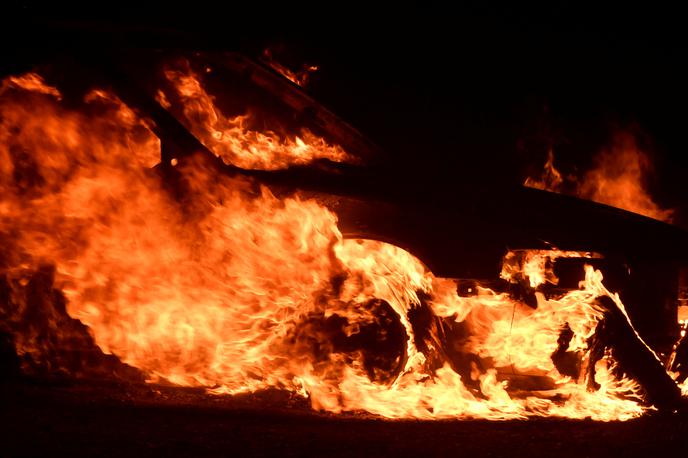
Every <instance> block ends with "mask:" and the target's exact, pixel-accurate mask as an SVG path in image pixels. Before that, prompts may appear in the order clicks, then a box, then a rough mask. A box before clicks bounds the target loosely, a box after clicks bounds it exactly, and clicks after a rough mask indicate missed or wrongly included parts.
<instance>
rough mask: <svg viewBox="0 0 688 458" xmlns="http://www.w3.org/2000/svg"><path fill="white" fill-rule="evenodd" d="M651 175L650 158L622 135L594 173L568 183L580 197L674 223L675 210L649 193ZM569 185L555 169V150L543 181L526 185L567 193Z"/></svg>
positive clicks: (601, 155)
mask: <svg viewBox="0 0 688 458" xmlns="http://www.w3.org/2000/svg"><path fill="white" fill-rule="evenodd" d="M651 172H652V162H651V160H650V157H649V156H648V154H647V153H646V152H645V151H643V150H642V149H640V148H639V147H638V145H637V143H636V141H635V138H634V137H633V135H631V134H629V133H620V134H617V135H616V137H615V138H614V142H613V143H612V145H611V146H610V147H608V148H606V149H604V150H602V151H601V152H600V153H599V154H598V155H597V156H596V157H595V162H594V166H593V168H592V169H590V170H588V171H587V172H585V173H584V174H583V176H582V177H581V178H580V179H577V178H576V177H570V178H568V180H569V181H571V184H572V185H573V193H574V194H575V195H576V196H578V197H581V198H583V199H588V200H593V201H595V202H599V203H602V204H607V205H611V206H613V207H617V208H622V209H624V210H628V211H631V212H634V213H638V214H641V215H644V216H648V217H650V218H654V219H658V220H661V221H666V222H669V223H670V222H672V220H673V216H674V210H671V209H663V208H661V207H660V206H659V205H658V204H657V203H656V202H655V201H654V200H653V199H652V196H651V195H650V193H649V191H648V190H647V187H646V182H647V179H648V176H649V175H650V174H651ZM566 184H567V182H566V179H565V178H563V177H562V174H561V173H560V172H559V171H558V170H557V169H556V168H555V167H554V155H553V153H552V151H551V150H550V151H549V153H548V158H547V162H546V163H545V167H544V171H543V174H542V177H540V178H539V179H537V178H531V177H528V178H527V179H526V181H525V183H524V185H525V186H528V187H531V188H536V189H544V190H546V191H551V192H563V189H564V188H565V185H566Z"/></svg>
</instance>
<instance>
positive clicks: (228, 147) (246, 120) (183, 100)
mask: <svg viewBox="0 0 688 458" xmlns="http://www.w3.org/2000/svg"><path fill="white" fill-rule="evenodd" d="M164 75H165V78H166V79H167V80H168V81H169V83H170V84H171V86H172V90H171V91H170V93H166V92H165V91H163V90H159V91H158V93H157V99H158V102H159V103H160V104H161V105H162V106H163V107H166V108H174V106H175V105H174V104H173V103H171V100H177V101H178V103H179V106H180V107H181V110H180V111H181V113H180V114H179V116H180V121H181V122H182V123H183V124H184V125H185V126H186V127H187V128H189V130H191V132H192V133H193V134H194V135H195V136H196V137H197V138H198V139H199V140H200V141H201V142H202V143H203V144H204V145H205V146H206V147H207V148H208V149H210V150H211V151H212V152H213V153H214V154H215V155H217V156H218V157H219V158H221V159H222V160H223V161H224V162H225V163H226V164H232V165H235V166H237V167H241V168H244V169H261V170H277V169H283V168H287V167H289V166H292V165H304V164H308V163H311V162H313V161H314V160H316V159H328V160H330V161H333V162H351V161H353V160H354V158H353V157H352V156H350V155H348V154H347V153H346V152H345V151H344V150H343V149H342V148H341V147H339V146H337V145H330V144H328V143H327V142H326V141H325V140H324V139H323V138H322V137H318V136H316V135H315V134H313V133H312V132H311V131H310V130H308V129H306V128H303V129H302V130H301V132H300V134H299V135H296V136H293V138H282V137H280V136H279V135H278V134H277V133H275V132H273V131H269V130H265V131H258V130H253V129H251V128H250V126H251V123H252V117H251V115H250V114H244V115H238V116H234V117H227V116H225V115H224V114H223V113H222V112H221V111H220V109H219V108H218V107H217V106H216V104H215V98H214V97H213V96H211V95H210V94H208V92H207V91H206V90H205V89H204V87H203V85H202V83H201V80H200V78H199V76H198V75H197V74H196V73H195V72H194V71H193V70H191V68H190V67H189V64H188V62H184V63H183V64H182V65H181V69H167V70H165V71H164ZM172 96H174V98H172Z"/></svg>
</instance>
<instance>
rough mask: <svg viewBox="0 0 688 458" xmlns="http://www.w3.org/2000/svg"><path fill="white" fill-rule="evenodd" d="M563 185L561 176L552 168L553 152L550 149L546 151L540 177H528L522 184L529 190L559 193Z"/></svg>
mask: <svg viewBox="0 0 688 458" xmlns="http://www.w3.org/2000/svg"><path fill="white" fill-rule="evenodd" d="M563 183H564V178H563V177H562V176H561V173H560V172H559V170H557V169H556V167H554V152H553V151H552V149H551V148H550V149H549V150H548V151H547V161H546V162H545V167H544V170H543V172H542V176H541V177H540V178H539V179H538V178H532V177H528V178H526V181H525V182H524V183H523V185H524V186H528V187H529V188H535V189H542V190H544V191H550V192H560V190H561V186H562V184H563Z"/></svg>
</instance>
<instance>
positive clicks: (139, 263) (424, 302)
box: [0, 71, 647, 421]
mask: <svg viewBox="0 0 688 458" xmlns="http://www.w3.org/2000/svg"><path fill="white" fill-rule="evenodd" d="M167 77H168V78H169V79H170V81H173V82H175V83H177V84H178V86H177V88H178V91H179V92H178V94H176V95H175V97H179V98H180V100H181V101H182V102H183V103H184V105H185V114H186V116H187V121H188V122H189V123H190V127H191V129H192V131H193V132H194V133H195V134H196V135H198V136H199V137H200V138H201V139H202V140H204V141H205V142H208V143H207V145H208V146H209V148H211V149H212V150H213V151H216V152H217V151H220V153H218V154H219V155H220V156H221V157H223V159H226V160H227V161H229V162H231V163H234V164H236V165H239V166H243V167H259V168H265V169H275V168H280V167H283V166H284V165H285V164H289V163H294V162H293V161H297V162H298V161H302V160H311V159H312V158H313V157H333V156H332V155H333V154H335V153H336V154H337V155H338V156H336V157H338V158H342V157H344V155H345V153H344V152H343V151H341V150H340V149H337V148H336V147H333V146H331V145H328V144H326V143H324V140H323V141H320V140H318V141H316V142H310V143H308V142H305V140H304V141H302V142H301V143H303V144H301V143H299V142H298V141H297V140H296V139H295V140H293V141H290V140H284V139H283V138H278V137H277V136H276V134H271V133H268V134H266V133H263V132H258V131H249V130H246V128H245V126H244V124H243V123H244V122H245V120H244V118H242V117H240V118H226V117H224V116H223V115H222V114H221V113H220V112H219V111H218V110H217V109H216V108H215V107H214V106H213V104H212V99H211V98H210V96H208V95H207V94H206V93H205V92H204V91H203V89H202V88H201V86H200V85H199V82H198V79H197V78H195V77H194V76H193V75H192V74H189V73H180V72H177V71H169V72H168V73H167ZM17 81H21V82H23V83H17ZM2 91H3V92H2V93H0V95H2V99H0V159H1V161H0V164H1V167H2V168H0V186H2V190H3V192H2V197H1V198H0V236H1V237H2V239H3V241H4V243H5V246H6V247H8V248H7V252H6V253H4V254H3V258H2V263H0V268H1V269H0V273H1V274H2V275H4V276H6V277H8V278H19V279H21V278H24V277H25V276H26V275H27V272H33V271H36V270H37V269H39V267H40V266H42V265H45V264H52V265H54V266H55V284H56V286H57V287H59V289H61V290H62V291H63V292H64V295H65V297H66V299H67V304H66V307H67V312H68V313H69V315H70V316H71V317H73V318H76V319H78V320H80V321H81V322H82V323H83V324H85V325H86V326H88V328H89V330H90V332H91V333H92V335H93V338H94V339H95V342H96V344H97V345H98V347H99V348H100V349H102V351H103V352H105V353H107V354H112V355H115V356H116V357H118V358H119V359H121V360H122V361H123V362H125V363H127V364H129V365H131V366H133V367H136V368H138V369H140V370H141V371H143V373H145V374H146V377H147V379H148V381H149V382H154V383H156V382H157V383H161V382H165V383H173V384H176V385H181V386H196V387H205V388H206V389H207V390H208V391H209V393H213V394H234V393H240V392H253V391H256V390H261V389H266V388H278V389H282V390H288V391H291V392H293V393H295V394H297V395H302V396H307V397H308V398H309V399H310V401H311V403H312V406H313V408H314V409H319V410H326V411H330V412H342V411H366V412H370V413H373V414H376V415H380V416H383V417H386V418H410V417H412V418H426V419H435V418H488V419H511V418H527V417H530V416H544V415H553V416H562V417H570V418H585V417H591V418H593V419H596V420H604V421H608V420H626V419H630V418H634V417H637V416H639V415H641V414H642V413H643V412H644V411H645V410H646V409H647V407H646V406H645V405H644V404H643V403H642V402H641V396H640V394H639V392H640V388H639V386H638V385H637V383H635V382H634V381H632V380H630V379H628V378H624V377H622V376H619V375H618V371H615V363H614V361H613V359H612V358H611V356H610V355H609V354H607V355H605V356H604V357H603V358H602V359H599V360H594V361H593V360H592V359H591V358H590V347H589V345H590V344H589V342H590V339H591V337H592V336H593V335H594V333H595V330H596V327H597V325H598V323H599V322H600V320H602V319H603V316H604V311H603V310H602V309H601V308H600V306H599V304H598V302H597V299H598V298H599V297H603V296H606V297H609V298H611V299H612V300H613V301H614V303H615V304H616V306H617V307H619V309H620V310H622V311H623V304H622V303H621V301H620V300H619V297H618V296H617V295H615V294H613V293H611V292H609V291H608V290H607V289H606V288H605V287H604V285H603V283H602V274H601V273H600V272H599V271H596V270H595V269H593V268H592V267H590V266H587V267H586V268H585V278H584V280H583V281H582V282H581V285H580V289H578V290H574V291H570V292H568V293H566V294H563V295H560V296H557V297H548V296H545V295H544V294H543V293H542V292H540V291H539V290H538V287H539V286H540V285H542V284H544V283H545V282H549V283H556V281H557V279H556V277H555V276H554V274H553V273H552V271H551V263H552V259H553V258H556V257H558V256H568V257H572V256H575V257H592V256H595V255H594V254H592V253H578V252H565V251H559V252H549V253H548V252H546V251H533V252H526V253H525V254H524V255H523V256H520V255H519V256H517V255H515V254H513V253H512V254H508V255H507V257H506V258H505V267H504V269H505V270H504V271H503V273H502V275H503V277H504V278H505V279H507V280H509V281H512V280H514V279H516V278H519V276H520V277H523V278H524V279H527V285H528V286H529V287H530V288H532V289H533V291H534V292H535V296H536V298H537V308H531V307H530V306H529V305H526V304H524V303H522V302H520V301H518V300H516V299H515V298H513V297H511V296H510V295H509V294H507V293H500V292H496V291H493V290H491V289H488V288H484V287H478V288H477V292H476V294H475V295H472V296H460V295H458V293H457V283H456V281H455V280H452V279H446V278H438V277H436V276H435V275H433V273H432V272H430V271H429V270H428V269H427V268H426V267H425V266H424V265H423V264H422V262H421V261H420V260H419V259H417V258H416V257H414V256H413V255H412V254H411V253H409V252H408V251H405V250H403V249H401V248H399V247H396V246H394V245H391V244H388V243H383V242H379V241H374V240H363V239H345V238H343V237H342V234H341V233H340V231H339V229H338V227H337V215H335V214H334V213H333V212H332V211H331V210H330V209H328V208H327V207H325V206H323V205H322V204H321V203H319V202H317V201H316V200H313V199H304V198H302V197H300V196H299V195H298V194H295V195H292V196H289V197H283V198H277V197H275V196H274V195H273V194H272V192H271V191H270V190H269V189H268V188H266V187H262V186H260V185H258V184H257V183H255V182H253V181H251V180H249V179H246V178H241V177H239V176H236V177H229V176H226V175H218V174H217V172H216V171H215V169H213V167H212V166H211V165H210V164H209V162H208V161H207V160H206V159H205V158H204V157H202V156H199V155H196V156H192V157H187V158H183V159H180V160H179V161H178V163H177V165H176V170H177V171H179V174H180V176H181V178H180V180H181V181H180V183H178V187H179V189H182V190H184V197H183V198H179V197H178V196H177V197H175V196H174V195H173V194H174V193H171V192H169V188H168V187H167V186H165V185H164V183H163V180H164V178H163V175H162V174H159V173H157V172H156V171H155V170H154V169H152V167H153V166H155V165H156V164H157V162H158V160H159V154H160V144H159V141H157V139H156V137H155V136H154V135H153V134H152V132H151V130H150V127H151V124H150V121H146V120H144V119H141V118H140V117H139V116H138V115H137V114H136V113H135V112H134V111H133V110H131V109H130V108H129V107H127V106H126V105H124V104H123V103H122V102H121V101H120V100H119V99H118V98H117V97H116V96H114V95H113V94H110V93H108V92H106V91H102V90H94V91H91V92H89V93H88V94H87V95H86V96H85V98H84V99H83V101H82V102H83V103H82V104H81V106H79V107H77V108H67V107H66V106H64V105H63V104H62V103H61V102H60V99H61V97H60V94H59V92H58V91H57V89H55V88H52V87H50V86H48V85H46V84H45V83H44V82H43V81H42V79H41V78H40V77H39V76H38V75H35V74H31V75H27V76H25V77H22V78H19V79H14V80H9V82H8V83H6V84H5V85H3V90H2ZM36 107H40V109H37V108H36ZM216 133H217V135H215V134H216ZM303 145H306V147H304V146H303ZM304 148H305V149H304ZM295 151H300V152H303V151H307V153H306V155H305V156H304V155H299V154H301V153H299V154H297V153H296V152H295ZM303 158H307V159H303ZM3 313H4V314H5V316H8V317H10V318H9V319H8V323H12V322H14V321H16V317H17V316H18V315H17V313H18V312H16V311H12V310H11V309H10V310H5V311H3ZM423 313H424V314H425V316H426V317H427V320H425V321H423V320H421V319H419V318H418V316H419V314H423ZM13 320H14V321H13ZM423 323H425V324H423ZM53 332H55V333H58V334H59V333H60V332H61V329H59V328H56V329H54V330H53ZM15 345H16V346H17V351H18V353H20V354H31V353H32V352H34V353H35V350H36V346H37V345H40V343H39V342H37V341H36V340H35V339H28V338H27V339H22V338H21V336H17V337H16V338H15ZM555 355H557V357H556V358H555ZM590 365H593V366H594V367H595V369H596V370H595V371H594V372H593V371H591V370H588V369H586V368H588V366H590ZM591 373H594V374H595V375H589V374H591ZM523 376H533V377H536V378H537V380H540V382H539V383H540V385H539V386H537V387H536V388H535V389H525V388H523V387H521V388H519V386H518V383H519V382H518V379H519V377H520V378H523ZM591 377H592V378H593V379H592V380H591ZM591 384H593V385H594V384H597V385H599V389H596V390H591V389H589V386H590V385H591Z"/></svg>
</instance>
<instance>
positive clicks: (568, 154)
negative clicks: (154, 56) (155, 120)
mask: <svg viewBox="0 0 688 458" xmlns="http://www.w3.org/2000/svg"><path fill="white" fill-rule="evenodd" d="M141 3H143V2H141ZM232 3H233V2H223V3H211V2H204V1H194V2H189V3H187V4H180V5H176V4H172V2H168V3H162V2H152V3H150V2H146V5H142V4H137V3H134V2H116V3H115V2H104V3H102V4H93V3H92V4H83V5H69V4H67V5H65V4H60V5H50V6H48V5H42V4H41V3H40V2H31V1H29V2H16V3H14V4H10V5H9V6H5V7H4V14H3V15H2V17H3V19H2V22H3V23H2V24H1V25H2V29H3V30H2V32H1V33H2V35H1V36H0V38H1V39H2V49H3V55H4V57H3V63H2V66H3V71H4V72H7V71H11V70H12V69H13V68H15V67H16V68H19V67H18V66H17V63H18V62H31V60H32V59H36V57H35V56H36V55H44V56H49V55H50V54H51V53H54V52H57V51H64V50H72V49H77V48H78V49H81V50H84V49H85V50H87V51H88V52H94V53H98V52H99V51H100V50H103V49H107V48H113V47H124V48H126V47H165V48H174V47H181V48H199V49H219V50H235V49H238V50H241V51H243V52H245V53H246V54H248V55H249V56H253V57H256V56H259V55H260V53H261V52H262V50H263V49H264V48H265V47H266V46H271V47H272V48H273V49H275V50H276V51H277V53H278V55H279V56H280V58H281V59H282V61H283V62H285V63H287V64H291V65H292V66H295V67H298V65H300V64H302V63H312V64H317V65H318V66H319V67H320V70H319V71H318V72H317V73H316V74H315V75H314V77H313V78H312V81H311V84H310V85H309V87H308V88H307V90H308V92H309V93H311V94H312V95H313V96H314V97H315V98H316V99H318V100H319V101H321V102H322V103H323V104H324V105H325V106H327V107H328V108H330V109H332V110H333V111H334V112H335V113H337V114H339V115H340V116H341V117H342V118H344V119H345V120H347V121H349V122H350V123H351V124H353V125H354V126H355V127H357V128H358V129H359V130H361V131H362V132H363V133H364V134H366V135H367V136H369V137H370V138H371V139H372V140H373V141H375V142H377V143H378V144H379V145H380V146H382V147H383V148H384V149H385V150H386V151H387V152H388V154H389V157H388V158H387V159H386V160H388V161H394V162H396V163H397V164H406V168H407V169H412V170H414V172H415V173H414V174H413V175H412V176H413V178H412V179H415V180H418V181H419V182H420V183H423V182H426V181H427V182H428V183H430V182H433V181H437V180H445V181H448V182H455V183H457V186H461V188H462V189H464V190H466V191H465V192H467V198H475V197H479V194H480V193H481V192H483V190H484V189H485V188H498V187H500V186H504V187H505V189H508V186H510V185H518V184H520V183H522V182H523V180H524V178H525V177H526V176H528V175H529V174H537V173H539V171H540V170H541V168H542V164H543V162H544V160H545V157H546V152H547V149H548V148H550V147H551V148H553V150H554V153H555V157H556V164H557V166H558V167H559V168H560V169H561V170H563V171H564V172H576V171H578V172H580V171H583V170H586V169H587V168H589V167H590V164H591V159H592V157H593V156H594V154H595V153H597V152H598V151H599V150H600V148H602V147H603V146H604V145H606V144H608V143H609V142H610V139H611V136H612V134H613V132H615V131H617V130H619V129H622V130H628V129H630V130H632V131H634V132H635V133H636V134H637V135H638V136H639V138H640V139H641V140H642V144H643V146H644V147H645V148H646V149H647V150H648V152H649V153H651V155H652V157H653V160H654V165H655V173H654V175H653V176H652V177H650V178H651V179H650V182H649V187H650V190H651V192H652V194H653V196H654V197H655V199H656V200H657V201H658V203H659V204H660V205H661V206H663V207H676V208H678V209H679V214H678V219H677V223H678V224H680V225H683V226H686V225H688V217H687V216H686V215H685V214H686V213H687V212H686V209H685V208H684V207H685V204H684V203H685V202H688V190H687V189H686V187H685V186H684V179H683V177H684V175H685V172H686V170H687V169H688V167H687V165H688V164H687V160H686V155H685V143H686V141H685V138H684V136H685V134H684V130H685V126H686V125H687V124H688V115H687V114H686V113H687V107H688V103H687V102H688V93H687V91H686V82H687V81H688V78H687V76H688V74H687V73H688V72H686V69H685V68H684V65H683V62H684V60H685V55H686V46H685V17H684V16H683V15H682V14H680V11H679V9H680V8H679V7H678V6H670V5H661V4H657V3H656V2H653V3H651V4H650V3H648V4H645V5H631V4H630V2H629V3H626V4H623V3H608V2H605V5H604V6H601V5H598V4H596V3H592V2H590V3H586V2H573V1H571V2H567V1H554V2H549V3H548V4H547V5H535V4H531V5H514V6H505V5H500V4H496V3H491V2H468V3H461V4H460V5H451V8H450V7H447V6H442V5H440V4H435V5H433V4H431V3H428V2H423V3H422V5H414V4H404V5H401V4H397V5H389V6H387V7H381V6H377V7H375V8H372V7H371V6H370V5H368V4H366V3H356V2H322V3H320V4H315V5H304V4H299V5H285V4H281V5H280V6H273V5H270V4H268V3H260V4H255V5H250V6H246V5H243V6H237V5H234V4H232ZM406 179H408V178H406ZM473 194H475V195H473ZM489 194H490V195H494V194H495V193H494V192H490V193H489Z"/></svg>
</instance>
